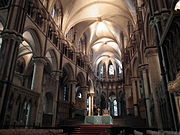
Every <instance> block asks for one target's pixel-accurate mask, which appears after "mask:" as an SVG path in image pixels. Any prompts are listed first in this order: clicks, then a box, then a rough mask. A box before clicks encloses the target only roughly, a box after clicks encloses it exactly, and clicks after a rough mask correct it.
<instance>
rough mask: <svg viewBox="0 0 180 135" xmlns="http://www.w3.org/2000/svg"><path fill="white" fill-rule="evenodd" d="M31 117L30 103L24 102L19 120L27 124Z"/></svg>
mask: <svg viewBox="0 0 180 135" xmlns="http://www.w3.org/2000/svg"><path fill="white" fill-rule="evenodd" d="M30 117H31V104H30V103H28V102H26V101H25V102H24V106H23V110H22V117H21V120H22V121H23V122H24V124H25V125H26V126H27V125H28V124H29V122H30V119H31V118H30Z"/></svg>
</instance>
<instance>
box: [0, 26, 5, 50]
mask: <svg viewBox="0 0 180 135" xmlns="http://www.w3.org/2000/svg"><path fill="white" fill-rule="evenodd" d="M3 28H4V27H3V25H2V23H1V22H0V49H1V44H2V38H1V33H2V31H3Z"/></svg>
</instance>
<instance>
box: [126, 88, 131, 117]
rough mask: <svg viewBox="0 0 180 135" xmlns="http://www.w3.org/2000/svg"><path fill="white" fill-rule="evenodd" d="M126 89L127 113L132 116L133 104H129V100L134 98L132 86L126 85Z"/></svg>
mask: <svg viewBox="0 0 180 135" xmlns="http://www.w3.org/2000/svg"><path fill="white" fill-rule="evenodd" d="M124 89H125V98H126V112H127V114H131V111H130V109H131V104H130V103H129V100H128V99H129V98H130V97H131V96H132V95H131V89H132V87H131V85H124Z"/></svg>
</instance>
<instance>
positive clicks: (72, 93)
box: [69, 80, 77, 104]
mask: <svg viewBox="0 0 180 135" xmlns="http://www.w3.org/2000/svg"><path fill="white" fill-rule="evenodd" d="M76 84H77V81H76V80H70V81H69V85H70V97H71V98H70V103H72V104H75V102H76V101H75V98H76Z"/></svg>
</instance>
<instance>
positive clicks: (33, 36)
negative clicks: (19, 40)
mask: <svg viewBox="0 0 180 135" xmlns="http://www.w3.org/2000/svg"><path fill="white" fill-rule="evenodd" d="M26 33H27V34H26ZM23 38H24V39H26V40H27V41H28V43H29V44H30V47H31V48H32V50H33V53H34V55H36V56H41V55H42V53H43V51H42V43H41V40H40V36H39V34H38V32H37V30H36V29H35V28H31V27H26V28H25V31H24V33H23ZM32 40H34V41H32Z"/></svg>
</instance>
